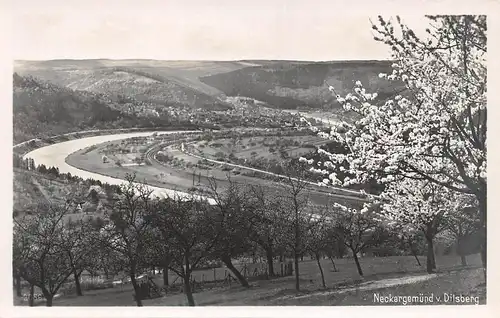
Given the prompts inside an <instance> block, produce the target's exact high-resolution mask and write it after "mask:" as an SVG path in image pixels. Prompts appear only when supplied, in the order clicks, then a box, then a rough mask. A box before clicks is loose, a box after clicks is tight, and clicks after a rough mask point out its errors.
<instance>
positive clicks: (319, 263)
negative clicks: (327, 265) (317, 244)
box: [315, 253, 326, 288]
mask: <svg viewBox="0 0 500 318" xmlns="http://www.w3.org/2000/svg"><path fill="white" fill-rule="evenodd" d="M315 256H316V262H317V263H318V267H319V272H320V273H321V283H322V284H323V288H326V282H325V274H324V273H323V268H322V267H321V262H320V259H319V254H318V253H316V254H315Z"/></svg>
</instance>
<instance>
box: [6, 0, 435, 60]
mask: <svg viewBox="0 0 500 318" xmlns="http://www.w3.org/2000/svg"><path fill="white" fill-rule="evenodd" d="M28 3H29V5H28ZM346 3H349V2H344V4H339V3H338V2H333V1H314V0H309V1H298V0H297V1H293V0H288V1H283V0H274V1H273V0H267V1H263V0H254V1H236V0H233V1H226V0H212V1H209V0H205V1H201V0H198V1H196V0H184V1H177V0H176V1H168V0H164V1H153V0H143V1H136V2H131V1H127V0H122V1H120V2H116V1H110V0H101V1H95V0H87V1H83V3H82V1H80V3H78V2H72V1H65V2H61V1H54V0H44V1H34V0H33V1H26V0H24V1H14V2H13V4H12V6H13V10H12V12H13V22H14V23H13V24H12V34H13V36H12V42H13V43H12V49H13V52H12V53H13V57H14V59H16V60H47V59H63V58H68V59H91V58H109V59H136V58H137V59H163V60H238V59H289V60H311V61H316V60H362V59H368V60H376V59H387V58H389V57H390V55H389V51H388V47H387V46H385V45H384V44H381V43H378V42H376V41H374V40H373V35H372V30H371V24H370V21H369V18H370V17H371V18H372V19H373V18H376V14H373V11H370V12H363V11H362V10H353V7H352V6H350V7H347V8H350V9H351V10H347V9H346V7H345V4H346ZM351 3H352V1H351ZM404 19H405V21H408V24H409V25H410V26H413V27H415V28H416V29H417V30H423V29H424V28H425V26H426V22H424V20H425V19H424V18H423V16H422V15H411V14H407V16H406V17H404Z"/></svg>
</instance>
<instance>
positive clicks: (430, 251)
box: [426, 236, 436, 274]
mask: <svg viewBox="0 0 500 318" xmlns="http://www.w3.org/2000/svg"><path fill="white" fill-rule="evenodd" d="M426 240H427V273H429V274H431V273H433V272H434V269H435V268H436V261H435V259H434V243H433V242H432V238H429V237H427V236H426Z"/></svg>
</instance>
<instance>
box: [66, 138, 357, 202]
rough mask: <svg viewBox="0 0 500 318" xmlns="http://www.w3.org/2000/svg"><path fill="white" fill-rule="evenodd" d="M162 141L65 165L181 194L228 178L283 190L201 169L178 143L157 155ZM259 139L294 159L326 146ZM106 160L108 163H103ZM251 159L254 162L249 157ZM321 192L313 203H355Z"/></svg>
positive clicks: (90, 153) (247, 175)
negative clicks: (128, 177) (279, 145)
mask: <svg viewBox="0 0 500 318" xmlns="http://www.w3.org/2000/svg"><path fill="white" fill-rule="evenodd" d="M159 138H160V137H159ZM162 138H163V137H161V138H160V139H154V138H148V139H144V138H142V139H136V140H132V139H128V140H121V141H113V142H108V143H103V144H99V145H95V146H91V147H88V148H86V149H81V150H79V151H76V152H75V153H72V154H71V155H69V156H68V157H67V159H66V161H67V163H69V164H70V165H72V166H74V167H77V168H80V169H83V170H87V171H92V172H97V173H100V174H103V175H107V176H111V177H118V178H122V179H123V178H125V177H126V175H127V174H135V175H136V180H138V181H140V182H145V183H148V184H150V185H153V186H158V187H167V188H172V189H175V190H180V191H192V190H196V191H201V192H203V191H205V190H207V188H208V187H209V182H210V181H209V179H211V178H215V179H216V180H217V183H218V186H220V187H221V188H225V187H226V186H227V185H228V182H227V177H228V175H231V180H232V181H234V182H237V183H243V184H252V185H262V186H265V187H266V188H268V189H270V190H272V191H276V193H279V192H280V191H282V190H283V185H282V184H280V183H278V182H275V181H272V180H267V179H263V178H262V176H256V175H255V173H254V172H252V171H247V170H245V169H242V168H228V167H225V166H224V165H218V164H211V165H210V164H208V165H207V164H203V165H202V166H199V165H198V164H200V159H199V158H196V157H194V156H191V155H188V154H185V153H183V152H181V151H180V150H179V149H178V143H177V146H174V145H168V146H164V147H162V148H161V149H162V150H161V151H160V152H158V153H157V154H156V155H155V152H154V151H153V150H155V149H156V148H155V147H156V146H157V145H159V144H161V141H162V140H164V139H162ZM256 138H258V139H256V140H258V141H260V142H262V143H264V139H265V140H266V141H265V143H268V142H269V143H272V144H273V145H275V144H276V143H279V142H281V143H283V144H285V143H286V142H283V140H285V141H287V142H288V144H290V145H289V146H288V148H285V149H288V150H289V152H290V153H291V154H293V155H298V151H301V150H302V151H306V150H307V151H308V152H309V151H311V150H312V149H311V148H303V147H301V144H300V143H303V144H307V145H311V144H319V143H323V142H324V140H321V139H319V138H318V137H314V136H313V137H311V136H302V137H294V138H299V139H298V140H299V145H298V146H295V145H294V144H293V142H292V141H291V138H282V140H280V139H278V138H276V137H256ZM250 140H251V138H248V139H247V140H244V141H243V142H244V143H245V144H248V145H249V147H254V146H251V144H252V143H253V142H254V141H250ZM217 142H218V141H217V140H216V141H214V143H217ZM201 143H203V142H201ZM256 145H257V144H256ZM268 145H269V144H268ZM268 145H260V146H258V147H260V148H261V149H258V147H257V148H255V149H257V151H259V152H260V153H261V156H259V158H264V157H262V154H263V155H266V153H265V151H264V149H267V150H268V148H269V146H268ZM240 147H241V146H240ZM148 149H149V150H148ZM240 151H241V154H243V155H245V154H246V155H249V156H251V155H252V153H253V152H254V151H255V150H252V149H241V150H240ZM160 154H162V155H165V156H168V157H169V158H173V159H172V160H171V161H169V162H168V163H160V162H159V161H158V160H156V159H155V158H156V157H157V156H159V155H160ZM104 156H105V157H106V159H104ZM267 156H268V158H267V159H274V161H275V162H277V160H279V156H280V155H279V154H273V153H271V152H269V151H268V152H267ZM216 157H217V156H216ZM249 159H251V158H250V157H249ZM257 159H258V158H257ZM319 190H321V189H317V188H316V189H312V191H311V193H310V198H311V200H312V202H314V203H316V204H325V203H327V202H330V201H331V200H336V201H339V200H340V201H342V202H346V201H352V200H353V199H352V198H350V197H345V196H343V195H338V196H331V195H330V194H329V193H325V192H323V191H319ZM340 201H339V202H340ZM354 202H356V200H354Z"/></svg>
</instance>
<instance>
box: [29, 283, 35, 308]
mask: <svg viewBox="0 0 500 318" xmlns="http://www.w3.org/2000/svg"><path fill="white" fill-rule="evenodd" d="M28 304H29V306H30V307H33V305H34V304H35V285H33V284H30V298H29V299H28Z"/></svg>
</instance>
